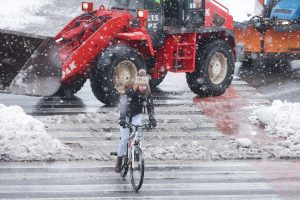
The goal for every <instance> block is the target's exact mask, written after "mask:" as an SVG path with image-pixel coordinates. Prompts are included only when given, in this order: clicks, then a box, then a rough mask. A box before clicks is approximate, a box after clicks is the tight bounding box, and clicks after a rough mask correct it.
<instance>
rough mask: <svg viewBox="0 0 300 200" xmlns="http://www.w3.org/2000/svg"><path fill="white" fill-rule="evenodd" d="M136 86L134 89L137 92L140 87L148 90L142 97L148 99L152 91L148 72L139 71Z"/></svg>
mask: <svg viewBox="0 0 300 200" xmlns="http://www.w3.org/2000/svg"><path fill="white" fill-rule="evenodd" d="M134 85H135V87H134V90H135V91H138V89H139V88H138V87H139V86H146V87H147V88H146V90H145V92H144V93H143V94H141V95H143V96H144V97H148V96H149V95H150V93H151V91H150V85H149V78H148V76H147V73H146V70H144V69H140V70H139V71H138V76H137V78H136V81H135V82H134Z"/></svg>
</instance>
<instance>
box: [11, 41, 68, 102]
mask: <svg viewBox="0 0 300 200" xmlns="http://www.w3.org/2000/svg"><path fill="white" fill-rule="evenodd" d="M61 67H62V64H61V61H60V57H59V49H58V48H57V46H56V44H55V41H54V39H53V38H47V39H45V40H44V41H43V42H42V44H41V45H40V46H39V47H38V48H37V50H36V51H35V52H34V53H33V54H32V55H31V57H30V58H29V59H28V60H27V61H26V63H25V64H24V66H23V67H22V69H21V70H20V71H19V73H18V74H17V76H16V77H15V78H14V79H13V81H12V83H11V85H10V86H9V88H8V91H9V92H10V93H13V94H20V95H31V96H51V95H54V94H55V93H56V92H57V91H58V89H59V88H60V85H61V77H62V73H61Z"/></svg>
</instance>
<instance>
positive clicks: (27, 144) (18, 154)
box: [0, 104, 70, 161]
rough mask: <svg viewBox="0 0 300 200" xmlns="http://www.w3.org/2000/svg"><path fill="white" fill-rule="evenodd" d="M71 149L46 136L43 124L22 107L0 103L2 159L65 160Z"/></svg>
mask: <svg viewBox="0 0 300 200" xmlns="http://www.w3.org/2000/svg"><path fill="white" fill-rule="evenodd" d="M69 153H70V152H69V148H68V147H66V146H64V145H63V144H62V143H61V142H60V141H59V140H57V139H55V138H53V137H51V136H50V135H48V134H47V133H46V130H45V127H44V124H43V123H42V122H40V121H39V120H37V119H34V118H33V117H32V116H29V115H26V114H25V112H24V111H23V109H22V108H21V107H19V106H9V107H7V106H5V105H2V104H0V160H7V161H33V160H63V159H68V157H70V154H69Z"/></svg>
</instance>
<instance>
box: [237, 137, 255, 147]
mask: <svg viewBox="0 0 300 200" xmlns="http://www.w3.org/2000/svg"><path fill="white" fill-rule="evenodd" d="M236 142H237V144H238V145H239V146H241V147H244V148H247V147H250V146H251V143H252V142H251V140H250V139H249V138H238V139H236Z"/></svg>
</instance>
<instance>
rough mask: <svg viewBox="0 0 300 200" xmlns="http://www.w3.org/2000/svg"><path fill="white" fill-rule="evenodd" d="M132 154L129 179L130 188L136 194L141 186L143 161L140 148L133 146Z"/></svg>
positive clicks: (143, 168)
mask: <svg viewBox="0 0 300 200" xmlns="http://www.w3.org/2000/svg"><path fill="white" fill-rule="evenodd" d="M133 152H134V153H133V155H134V157H133V158H132V162H131V166H130V177H131V184H132V187H133V189H134V190H135V191H136V192H137V191H139V190H140V189H141V187H142V185H143V181H144V170H145V161H144V157H143V152H142V149H141V148H140V147H138V146H135V147H134V149H133Z"/></svg>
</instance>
